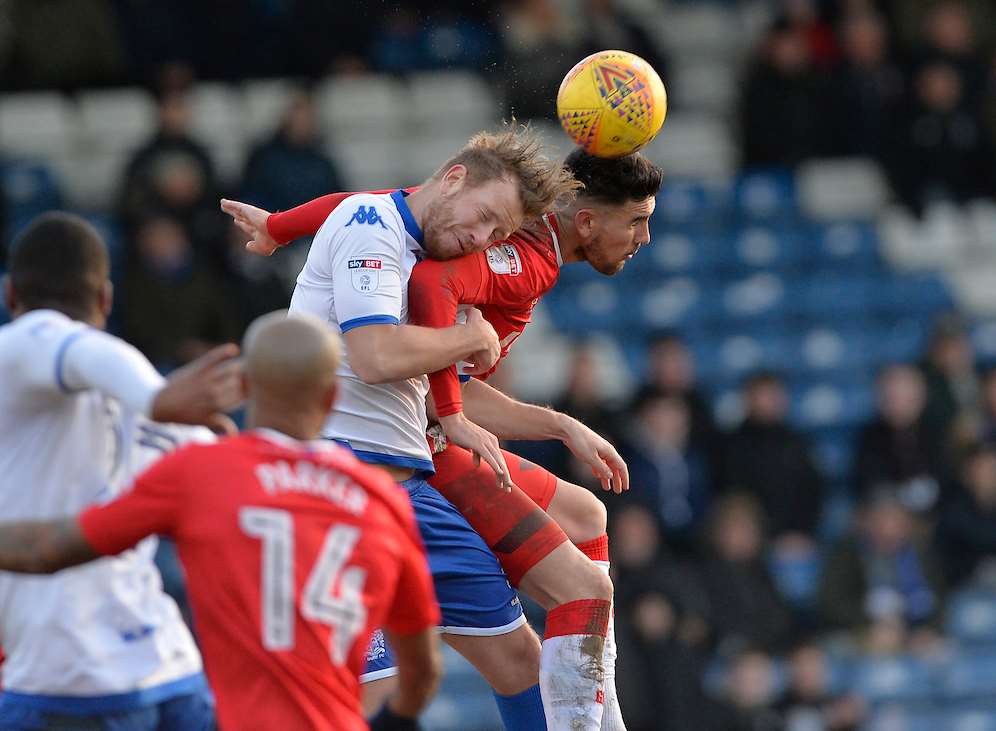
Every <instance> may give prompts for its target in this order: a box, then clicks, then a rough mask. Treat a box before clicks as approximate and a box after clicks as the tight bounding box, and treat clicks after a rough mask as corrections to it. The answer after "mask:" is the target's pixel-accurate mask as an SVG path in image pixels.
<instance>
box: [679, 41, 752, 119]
mask: <svg viewBox="0 0 996 731" xmlns="http://www.w3.org/2000/svg"><path fill="white" fill-rule="evenodd" d="M737 73H738V72H737V69H736V68H735V67H733V66H731V65H730V64H727V63H723V62H722V61H719V62H717V61H715V60H696V59H690V58H688V57H687V56H686V57H682V59H681V63H676V64H675V65H674V67H673V68H671V69H669V77H668V84H669V85H668V89H669V90H670V98H669V99H668V103H669V104H671V105H673V106H674V107H675V108H676V109H680V110H681V111H683V112H686V113H687V112H706V113H712V114H719V115H724V114H728V113H729V111H730V109H731V107H732V106H733V104H734V102H735V100H736V95H737ZM666 129H667V127H666V126H665V130H666Z"/></svg>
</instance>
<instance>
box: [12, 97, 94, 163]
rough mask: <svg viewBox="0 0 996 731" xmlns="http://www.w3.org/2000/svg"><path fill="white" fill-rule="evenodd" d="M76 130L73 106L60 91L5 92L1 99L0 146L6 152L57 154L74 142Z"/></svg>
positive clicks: (18, 155) (48, 157) (50, 156)
mask: <svg viewBox="0 0 996 731" xmlns="http://www.w3.org/2000/svg"><path fill="white" fill-rule="evenodd" d="M76 130H77V117H76V109H75V108H74V107H73V106H72V105H71V104H70V103H69V101H67V100H66V98H65V97H64V96H62V95H61V94H58V93H55V92H35V93H24V94H7V95H5V96H4V97H3V100H2V103H0V148H2V149H3V151H4V152H5V153H6V154H8V155H12V156H16V157H29V156H35V157H40V158H43V159H46V160H52V159H55V158H58V157H59V156H60V155H62V154H64V153H66V152H68V151H70V150H72V149H73V147H74V146H75V144H76V143H77V134H76Z"/></svg>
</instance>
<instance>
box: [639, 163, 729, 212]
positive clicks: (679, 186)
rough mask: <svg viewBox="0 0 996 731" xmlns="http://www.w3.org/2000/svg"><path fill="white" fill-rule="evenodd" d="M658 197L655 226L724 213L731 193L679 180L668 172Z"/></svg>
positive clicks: (720, 187) (691, 180) (688, 180)
mask: <svg viewBox="0 0 996 731" xmlns="http://www.w3.org/2000/svg"><path fill="white" fill-rule="evenodd" d="M666 173H667V174H666V175H665V178H664V182H663V183H662V185H661V189H660V191H658V193H657V208H656V209H655V210H654V217H653V220H652V221H651V225H652V226H656V225H667V224H681V223H689V222H698V221H701V220H702V219H703V218H704V217H714V216H715V215H716V214H717V213H722V212H723V209H724V208H725V207H726V206H727V205H728V202H729V191H728V190H727V188H726V186H723V185H716V184H713V185H709V184H707V183H705V182H703V181H701V180H698V179H694V178H675V177H674V176H673V175H672V173H671V171H670V170H667V171H666Z"/></svg>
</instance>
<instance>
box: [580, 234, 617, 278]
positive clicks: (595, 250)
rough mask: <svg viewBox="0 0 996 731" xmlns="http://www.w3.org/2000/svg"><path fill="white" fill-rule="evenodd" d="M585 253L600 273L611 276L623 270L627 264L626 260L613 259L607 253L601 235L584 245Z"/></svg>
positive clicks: (586, 257) (588, 260) (593, 267)
mask: <svg viewBox="0 0 996 731" xmlns="http://www.w3.org/2000/svg"><path fill="white" fill-rule="evenodd" d="M584 255H585V259H586V260H587V262H588V263H589V264H590V265H591V268H592V269H594V270H595V271H596V272H598V273H599V274H604V275H606V276H607V277H611V276H613V275H615V274H618V273H619V272H620V271H622V268H623V267H624V266H626V260H625V259H621V260H617V261H612V260H610V259H608V258H607V257H606V255H605V247H604V245H603V239H602V237H601V236H599V235H596V236H594V237H593V238H592V239H591V240H590V241H589V242H588V243H587V244H586V245H585V247H584Z"/></svg>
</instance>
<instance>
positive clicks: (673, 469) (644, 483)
mask: <svg viewBox="0 0 996 731" xmlns="http://www.w3.org/2000/svg"><path fill="white" fill-rule="evenodd" d="M642 393H643V395H642V397H641V400H640V401H639V402H638V403H637V404H636V405H635V413H634V412H631V418H632V419H633V421H632V428H631V429H630V431H629V434H628V437H627V438H625V439H624V440H623V445H622V454H623V457H624V458H625V459H626V462H627V464H628V465H629V475H630V485H631V488H630V492H629V494H628V495H627V496H626V498H627V500H631V501H634V502H638V503H640V504H641V505H643V506H645V507H647V508H648V509H650V510H652V511H653V512H654V514H655V515H656V516H657V519H658V520H659V521H660V523H661V525H662V526H663V529H664V537H665V539H666V541H667V543H668V545H669V546H670V547H671V548H672V549H674V550H676V551H679V552H681V553H686V552H689V551H691V549H692V548H693V539H694V537H695V536H696V534H697V532H698V529H699V527H700V525H701V523H702V520H703V518H704V517H705V511H706V508H707V506H708V502H709V495H710V493H711V484H710V479H709V466H708V463H707V461H706V458H705V455H704V454H702V453H701V452H700V451H699V450H698V449H697V448H696V447H695V446H694V445H693V444H691V443H690V440H689V421H690V419H689V413H688V407H687V406H686V405H685V402H684V401H683V400H682V399H681V398H680V397H678V396H669V395H667V394H666V393H664V392H653V391H646V390H644V391H643V392H642Z"/></svg>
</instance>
